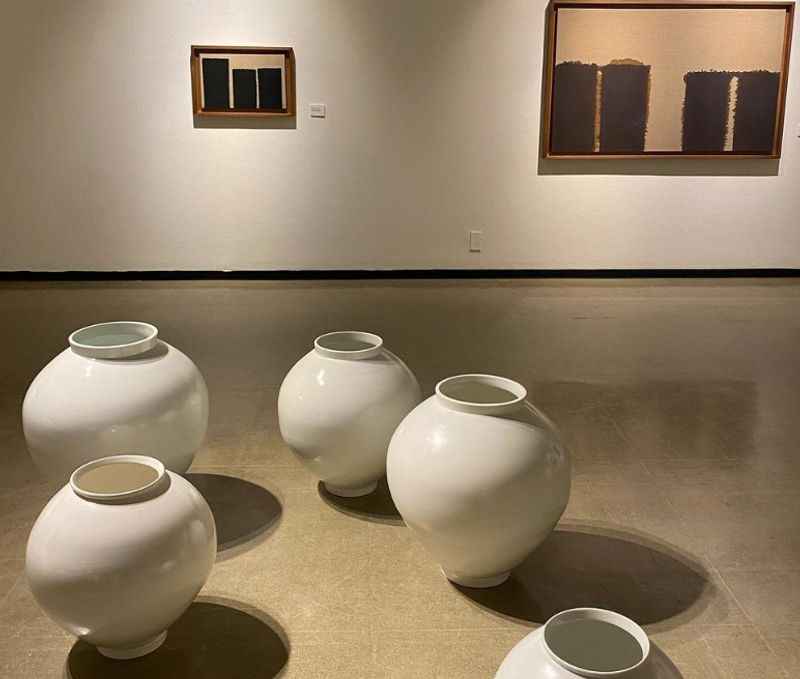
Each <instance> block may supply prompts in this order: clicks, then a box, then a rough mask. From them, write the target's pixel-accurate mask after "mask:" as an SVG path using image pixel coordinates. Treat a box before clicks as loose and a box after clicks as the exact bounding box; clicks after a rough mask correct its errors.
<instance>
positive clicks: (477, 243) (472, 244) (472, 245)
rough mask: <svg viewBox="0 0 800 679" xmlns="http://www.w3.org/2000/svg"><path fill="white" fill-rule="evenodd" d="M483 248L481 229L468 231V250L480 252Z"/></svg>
mask: <svg viewBox="0 0 800 679" xmlns="http://www.w3.org/2000/svg"><path fill="white" fill-rule="evenodd" d="M482 249H483V231H470V232H469V251H470V252H480V251H481V250H482Z"/></svg>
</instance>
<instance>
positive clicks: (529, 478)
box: [387, 375, 570, 587]
mask: <svg viewBox="0 0 800 679" xmlns="http://www.w3.org/2000/svg"><path fill="white" fill-rule="evenodd" d="M526 396H527V392H526V391H525V388H524V387H523V386H522V385H521V384H518V383H517V382H513V381H512V380H509V379H505V378H503V377H495V376H492V375H459V376H456V377H450V378H448V379H445V380H443V381H441V382H439V384H438V385H436V393H435V394H434V395H433V396H432V397H430V398H429V399H427V400H426V401H424V402H423V403H422V404H420V405H419V406H418V407H417V408H415V409H414V410H413V411H412V412H411V413H410V414H409V415H408V417H406V418H405V419H404V420H403V422H402V423H401V424H400V426H399V427H398V428H397V431H396V432H395V434H394V436H393V437H392V441H391V444H390V446H389V455H388V460H387V477H388V481H389V490H390V491H391V494H392V499H393V500H394V503H395V505H396V506H397V509H398V510H399V512H400V514H401V515H402V517H403V519H404V520H405V522H406V524H407V525H408V527H409V528H411V530H412V531H414V533H415V534H416V536H417V537H418V538H419V540H420V541H421V542H422V544H423V545H424V546H425V548H426V549H427V550H428V552H429V553H430V554H431V555H432V556H433V558H434V559H436V560H437V561H438V562H439V564H440V566H441V568H442V571H443V572H444V574H445V576H447V578H449V579H450V580H452V581H453V582H456V583H458V584H461V585H464V586H467V587H492V586H494V585H498V584H500V583H502V582H503V581H504V580H505V579H506V578H508V576H509V572H510V571H511V569H512V568H514V567H515V566H517V565H519V564H520V563H521V562H522V561H524V559H525V558H526V557H527V556H528V554H529V553H530V552H531V551H533V550H534V549H535V548H536V547H537V546H538V545H539V544H540V543H541V542H542V541H543V540H544V539H545V538H546V537H547V536H548V534H549V533H550V531H552V530H553V527H554V526H555V525H556V523H557V522H558V520H559V518H560V517H561V514H562V513H563V512H564V509H565V508H566V506H567V501H568V500H569V490H570V461H569V455H568V453H567V451H566V449H565V448H564V446H563V445H562V444H561V441H560V440H559V436H558V434H557V432H556V429H555V427H554V426H553V424H552V423H551V422H550V420H548V419H547V417H545V416H544V415H543V414H542V413H541V412H540V411H538V410H537V409H536V408H534V406H533V405H531V404H530V403H528V402H527V401H526V400H525V399H526Z"/></svg>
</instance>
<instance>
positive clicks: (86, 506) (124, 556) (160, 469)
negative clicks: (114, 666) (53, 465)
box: [25, 455, 217, 658]
mask: <svg viewBox="0 0 800 679" xmlns="http://www.w3.org/2000/svg"><path fill="white" fill-rule="evenodd" d="M118 468H124V469H123V473H122V474H120V473H118V472H117V469H118ZM87 470H88V471H87ZM131 471H132V473H133V474H134V475H135V474H139V475H141V474H142V473H144V474H146V475H147V476H145V478H144V479H143V481H144V482H146V484H145V483H143V481H142V479H141V478H140V479H137V478H134V479H133V482H132V483H131V484H129V485H127V486H126V485H125V483H127V481H126V478H125V475H126V474H127V475H130V474H131ZM82 474H85V475H86V476H87V477H88V476H91V475H92V474H94V475H97V474H99V475H100V483H101V485H102V484H103V483H105V484H109V483H110V484H111V485H110V486H109V487H110V488H111V489H112V490H113V491H114V492H110V493H102V492H101V493H97V492H94V493H93V492H92V490H93V489H95V490H96V489H98V488H99V487H100V486H98V485H97V483H95V484H94V485H89V486H88V490H86V489H87V486H86V484H83V485H81V484H82V481H81V479H82V478H84V477H82ZM120 484H122V485H120ZM147 484H149V485H147ZM143 485H146V487H144V488H143V489H141V490H138V491H137V490H136V489H137V488H142V486H143ZM120 489H123V490H124V491H125V492H119V491H120ZM131 491H134V492H131ZM216 546H217V539H216V528H215V525H214V519H213V516H212V515H211V510H210V509H209V506H208V504H207V503H206V501H205V500H204V499H203V497H202V496H201V495H200V493H199V492H198V491H197V490H196V489H195V488H194V486H192V485H191V484H190V483H189V482H188V481H186V480H185V479H184V478H183V477H181V476H179V475H177V474H173V473H172V472H170V471H167V470H165V469H164V466H163V465H162V464H161V463H160V462H159V461H158V460H156V459H155V458H149V457H142V456H138V455H120V456H113V457H107V458H102V459H100V460H96V461H93V462H90V463H88V464H86V465H83V466H82V467H81V468H79V469H78V470H77V471H76V472H75V473H74V474H73V475H72V477H71V478H70V482H69V483H68V484H67V485H65V486H64V487H63V488H62V489H61V490H59V491H58V492H57V493H56V494H55V495H54V496H53V498H52V499H51V500H50V502H49V503H48V504H47V505H46V506H45V508H44V509H43V510H42V513H41V514H40V515H39V518H38V519H37V520H36V523H35V524H34V526H33V529H32V530H31V533H30V537H29V538H28V546H27V550H26V555H25V572H26V576H27V580H28V585H29V586H30V589H31V591H32V593H33V595H34V597H35V598H36V600H37V602H38V603H39V605H40V606H41V608H42V609H43V610H44V612H45V613H46V614H47V615H48V616H49V617H50V618H51V619H52V620H53V621H54V622H56V623H57V624H58V625H60V626H61V627H63V628H64V629H65V630H67V631H68V632H70V633H72V634H74V635H75V636H77V637H78V638H79V639H82V640H84V641H87V642H88V643H91V644H94V645H96V646H97V647H98V648H99V650H100V652H101V653H103V654H104V655H107V656H109V657H113V658H131V657H137V656H139V655H144V654H145V653H148V652H150V651H152V650H155V648H157V647H158V646H159V645H160V643H161V642H162V641H163V640H164V637H165V636H166V630H167V628H168V627H169V626H170V625H171V624H172V623H173V622H174V621H175V620H177V618H178V617H179V616H180V615H181V614H182V613H183V612H184V611H185V610H186V608H187V607H188V606H189V604H191V602H192V600H193V599H194V597H195V596H196V594H197V593H198V592H199V591H200V589H201V588H202V586H203V584H204V583H205V581H206V579H207V578H208V575H209V573H210V572H211V567H212V566H213V564H214V559H215V557H216Z"/></svg>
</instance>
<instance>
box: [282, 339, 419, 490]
mask: <svg viewBox="0 0 800 679" xmlns="http://www.w3.org/2000/svg"><path fill="white" fill-rule="evenodd" d="M420 398H421V396H420V389H419V384H418V383H417V380H416V378H415V377H414V375H413V373H412V372H411V371H410V370H409V369H408V367H407V366H406V364H405V363H403V361H401V360H400V359H399V358H398V357H397V356H395V355H394V354H393V353H392V352H391V351H389V350H388V349H386V348H385V347H384V346H383V340H382V339H381V338H380V337H379V336H378V335H374V334H372V333H367V332H356V331H345V332H332V333H328V334H325V335H322V336H320V337H318V338H317V339H316V340H315V341H314V348H313V349H312V350H311V351H310V352H309V353H307V354H306V355H305V356H303V358H301V359H300V360H299V361H298V362H297V363H296V364H295V365H294V367H292V369H291V370H290V371H289V373H288V374H287V375H286V377H285V378H284V380H283V384H281V388H280V393H279V395H278V420H279V424H280V431H281V436H283V439H284V441H286V443H287V445H288V446H289V447H290V448H291V449H292V450H293V451H294V453H295V454H296V455H297V456H298V457H299V458H300V460H301V461H302V462H303V463H304V464H305V465H306V466H307V467H308V468H309V469H310V470H311V471H312V472H313V473H314V474H315V475H316V476H317V477H319V478H320V479H321V480H322V481H323V483H324V484H325V488H326V489H327V490H328V491H329V492H330V493H333V494H334V495H340V496H343V497H357V496H360V495H366V494H368V493H371V492H372V491H373V490H375V487H376V486H377V482H378V480H379V479H380V478H381V477H382V476H383V475H384V474H385V472H386V452H387V449H388V446H389V440H390V439H391V437H392V433H393V432H394V430H395V427H397V425H398V424H399V423H400V421H401V420H402V419H403V418H404V417H405V416H406V415H407V414H408V413H409V411H411V409H412V408H414V406H416V405H417V404H418V403H419V401H420Z"/></svg>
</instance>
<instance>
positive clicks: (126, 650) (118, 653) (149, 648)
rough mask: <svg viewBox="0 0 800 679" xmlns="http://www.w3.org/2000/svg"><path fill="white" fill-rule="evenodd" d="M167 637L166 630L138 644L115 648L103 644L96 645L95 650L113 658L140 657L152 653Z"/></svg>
mask: <svg viewBox="0 0 800 679" xmlns="http://www.w3.org/2000/svg"><path fill="white" fill-rule="evenodd" d="M166 638H167V632H166V630H165V631H164V632H162V633H161V634H159V635H158V636H156V637H153V638H152V639H150V640H149V641H145V642H144V643H143V644H139V645H138V646H125V647H117V648H107V647H105V646H98V647H97V650H98V651H100V653H101V654H102V655H104V656H105V657H106V658H112V659H114V660H132V659H133V658H141V657H142V656H143V655H147V654H148V653H152V652H153V651H155V650H157V649H158V648H159V647H160V646H161V644H163V643H164V640H165V639H166Z"/></svg>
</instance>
